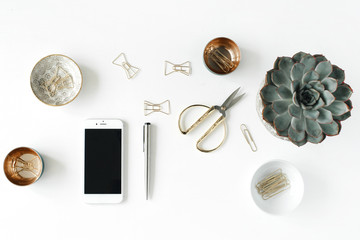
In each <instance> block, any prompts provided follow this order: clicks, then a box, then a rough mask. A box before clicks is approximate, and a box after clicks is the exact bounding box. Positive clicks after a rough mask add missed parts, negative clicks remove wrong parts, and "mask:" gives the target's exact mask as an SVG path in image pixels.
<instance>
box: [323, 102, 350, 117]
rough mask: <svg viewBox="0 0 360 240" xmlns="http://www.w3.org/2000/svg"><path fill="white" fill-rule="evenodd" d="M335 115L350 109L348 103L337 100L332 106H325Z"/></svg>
mask: <svg viewBox="0 0 360 240" xmlns="http://www.w3.org/2000/svg"><path fill="white" fill-rule="evenodd" d="M325 108H326V109H327V110H329V111H330V112H331V113H332V115H333V116H340V115H343V114H344V113H346V112H348V111H349V107H348V105H346V104H345V103H344V102H341V101H338V100H335V101H334V102H333V103H332V104H331V105H330V106H327V107H325Z"/></svg>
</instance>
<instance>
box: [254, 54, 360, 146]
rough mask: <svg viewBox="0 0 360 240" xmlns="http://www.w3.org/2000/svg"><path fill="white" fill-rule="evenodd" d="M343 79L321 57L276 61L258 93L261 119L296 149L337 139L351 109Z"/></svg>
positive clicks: (295, 57)
mask: <svg viewBox="0 0 360 240" xmlns="http://www.w3.org/2000/svg"><path fill="white" fill-rule="evenodd" d="M344 79H345V73H344V71H343V70H342V69H341V68H339V67H338V66H336V65H332V64H331V63H330V61H328V60H327V59H326V58H325V57H324V56H323V55H311V54H306V53H304V52H299V53H296V54H295V55H294V56H293V57H292V58H291V57H278V58H277V59H276V61H275V63H274V68H273V69H271V70H270V71H268V72H267V74H266V82H265V85H264V87H263V88H262V89H261V90H260V96H261V99H262V101H263V105H264V109H263V112H262V116H263V119H264V120H265V121H267V122H268V123H270V124H271V125H272V126H273V128H274V129H275V130H276V132H277V134H278V135H279V136H283V137H287V138H288V139H289V140H290V141H291V142H293V143H294V144H296V145H297V146H302V145H304V144H306V143H307V142H311V143H320V142H322V141H323V140H324V139H325V137H326V136H335V135H338V134H339V133H340V130H341V123H340V122H341V121H343V120H345V119H347V118H349V117H350V116H351V113H350V111H351V109H352V103H351V100H350V97H351V94H352V92H353V90H352V89H351V87H350V86H349V85H347V84H346V83H344Z"/></svg>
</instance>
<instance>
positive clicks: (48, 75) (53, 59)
mask: <svg viewBox="0 0 360 240" xmlns="http://www.w3.org/2000/svg"><path fill="white" fill-rule="evenodd" d="M30 84H31V89H32V90H33V92H34V94H35V96H36V97H37V98H38V99H39V100H40V101H42V102H43V103H45V104H47V105H51V106H62V105H65V104H68V103H70V102H71V101H73V100H74V99H75V98H76V97H77V96H78V95H79V93H80V90H81V87H82V73H81V70H80V68H79V66H78V65H77V64H76V63H75V62H74V60H72V59H71V58H69V57H67V56H64V55H60V54H53V55H49V56H46V57H44V58H42V59H41V60H40V61H38V62H37V63H36V65H35V66H34V68H33V70H32V72H31V76H30Z"/></svg>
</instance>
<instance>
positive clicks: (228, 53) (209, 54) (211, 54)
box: [204, 37, 240, 74]
mask: <svg viewBox="0 0 360 240" xmlns="http://www.w3.org/2000/svg"><path fill="white" fill-rule="evenodd" d="M204 62H205V65H206V66H207V68H208V69H209V70H210V71H211V72H213V73H216V74H228V73H231V72H233V71H234V70H235V69H236V68H237V66H238V65H239V63H240V49H239V47H238V46H237V45H236V43H235V42H234V41H232V40H231V39H229V38H224V37H220V38H215V39H213V40H211V41H210V42H209V43H208V44H207V45H206V47H205V49H204Z"/></svg>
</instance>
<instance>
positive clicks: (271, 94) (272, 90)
mask: <svg viewBox="0 0 360 240" xmlns="http://www.w3.org/2000/svg"><path fill="white" fill-rule="evenodd" d="M276 89H277V88H276V87H275V86H274V85H266V86H264V87H263V88H262V89H261V90H260V95H261V97H262V99H263V100H265V101H266V102H273V101H275V100H278V99H281V98H280V96H279V94H278V92H277V91H276Z"/></svg>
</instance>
